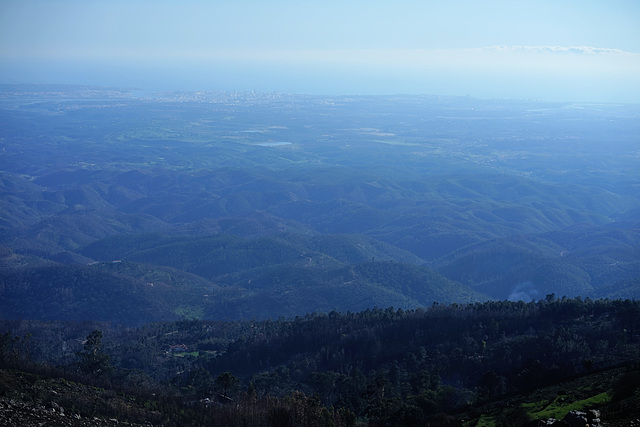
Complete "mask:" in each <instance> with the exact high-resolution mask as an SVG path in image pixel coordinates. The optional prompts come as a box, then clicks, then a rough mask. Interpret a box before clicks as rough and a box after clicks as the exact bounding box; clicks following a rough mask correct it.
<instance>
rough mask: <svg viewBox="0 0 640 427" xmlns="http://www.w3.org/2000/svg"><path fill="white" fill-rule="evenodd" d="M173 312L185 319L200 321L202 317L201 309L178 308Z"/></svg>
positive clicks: (191, 307)
mask: <svg viewBox="0 0 640 427" xmlns="http://www.w3.org/2000/svg"><path fill="white" fill-rule="evenodd" d="M174 312H175V313H176V314H177V315H179V316H182V317H183V318H185V319H202V318H203V317H204V309H203V308H202V307H196V306H190V307H184V306H183V307H178V308H176V309H175V310H174Z"/></svg>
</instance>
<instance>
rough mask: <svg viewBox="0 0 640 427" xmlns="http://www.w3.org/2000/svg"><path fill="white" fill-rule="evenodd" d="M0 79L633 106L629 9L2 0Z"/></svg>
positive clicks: (638, 63)
mask: <svg viewBox="0 0 640 427" xmlns="http://www.w3.org/2000/svg"><path fill="white" fill-rule="evenodd" d="M0 83H77V84H98V85H115V86H128V87H132V86H133V87H139V88H142V89H149V90H156V89H169V90H176V89H178V90H179V89H187V90H197V89H202V90H234V89H237V90H247V89H255V90H263V91H273V90H276V91H282V92H295V93H322V94H336V95H340V94H389V93H424V94H443V95H471V96H477V97H490V98H493V97H500V98H532V99H543V100H546V99H550V100H579V101H598V102H599V101H608V102H619V101H624V102H640V1H637V0H627V1H621V0H606V1H604V0H597V1H595V0H579V1H577V0H576V1H573V0H550V1H546V0H537V1H527V0H518V1H513V0H508V1H492V0H488V1H479V0H478V1H456V0H447V1H440V0H439V1H428V0H422V1H403V0H393V1H391V0H389V1H371V0H369V1H349V0H341V1H332V0H324V1H310V0H295V1H294V0H291V1H285V0H279V1H278V0H276V1H274V0H262V1H251V0H233V1H190V0H181V1H177V0H176V1H169V0H164V1H163V0H110V1H108V0H101V1H95V0H67V1H63V0H20V1H18V0H0Z"/></svg>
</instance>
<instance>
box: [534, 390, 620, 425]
mask: <svg viewBox="0 0 640 427" xmlns="http://www.w3.org/2000/svg"><path fill="white" fill-rule="evenodd" d="M610 401H611V395H610V394H609V392H606V391H605V392H603V393H599V394H596V395H595V396H591V397H589V398H587V399H583V400H576V401H572V400H571V396H568V395H559V396H558V397H556V398H555V399H554V401H553V402H551V403H550V404H548V405H547V406H545V407H544V408H543V409H542V410H539V411H535V409H537V408H539V407H540V403H541V402H536V403H529V404H523V405H522V406H523V407H524V408H525V409H528V410H529V411H530V412H529V415H530V416H531V418H534V419H548V418H556V419H559V420H561V419H563V418H564V417H565V416H566V415H567V414H568V413H569V412H571V411H585V410H587V409H591V408H594V407H599V406H602V405H606V404H607V403H609V402H610ZM547 403H548V401H547ZM531 409H533V411H531Z"/></svg>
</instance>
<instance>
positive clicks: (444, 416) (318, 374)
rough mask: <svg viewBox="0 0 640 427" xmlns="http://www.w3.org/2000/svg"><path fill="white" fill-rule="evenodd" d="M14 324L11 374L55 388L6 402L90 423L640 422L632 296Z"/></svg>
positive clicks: (639, 309)
mask: <svg viewBox="0 0 640 427" xmlns="http://www.w3.org/2000/svg"><path fill="white" fill-rule="evenodd" d="M2 327H3V328H4V329H5V330H7V331H9V332H7V333H5V334H4V335H2V336H1V344H2V346H1V347H0V348H1V350H2V352H1V353H0V356H1V357H2V359H3V363H4V366H7V367H13V368H14V369H16V368H19V369H23V370H29V371H32V372H36V373H39V374H40V375H45V376H44V377H30V376H25V375H23V374H22V376H20V377H17V374H16V373H15V372H14V371H6V370H3V371H0V372H2V376H0V385H2V387H3V388H2V389H1V390H2V394H1V395H0V396H8V397H11V398H13V399H15V400H14V403H13V405H17V403H16V402H23V401H24V397H20V395H19V393H20V391H21V389H20V388H22V392H23V393H25V392H27V393H28V395H31V396H35V397H34V399H35V400H36V402H42V403H43V404H46V405H48V407H54V408H55V406H53V403H51V402H55V403H56V404H57V405H59V406H62V407H64V411H65V412H66V413H68V414H77V415H79V416H80V417H81V418H82V419H84V418H85V417H93V416H98V417H101V419H102V418H104V419H110V418H111V419H115V420H119V421H120V422H124V421H126V422H134V423H142V422H144V421H145V419H148V420H153V422H154V423H162V424H163V425H167V426H170V425H185V424H189V425H230V426H232V425H244V424H247V423H248V424H251V425H265V426H267V425H268V426H274V425H277V426H281V425H318V426H319V425H336V426H342V425H344V426H348V425H361V426H364V425H371V426H374V425H403V426H406V425H464V426H481V425H501V426H502V425H505V426H506V425H529V424H527V423H529V422H532V421H534V420H547V419H549V418H552V417H553V418H556V419H562V418H564V417H567V416H569V415H568V414H569V413H570V411H575V410H579V411H589V410H594V411H597V413H598V414H600V415H599V418H601V420H602V421H603V422H606V423H607V425H612V426H618V425H619V426H622V425H631V424H629V423H630V422H631V421H633V420H635V419H637V418H638V417H640V412H638V408H640V405H639V404H638V403H639V402H640V381H639V378H640V371H638V369H639V368H640V366H638V358H637V356H638V354H639V353H638V352H639V351H640V338H639V332H640V304H639V303H638V302H637V301H630V300H626V301H608V300H595V301H593V300H589V299H587V300H583V299H567V298H562V299H558V298H555V297H554V296H553V295H547V296H546V297H545V298H544V299H543V300H541V301H538V302H531V303H524V302H486V303H475V304H452V305H433V306H432V307H430V308H428V309H416V310H409V311H405V310H396V309H393V308H386V309H372V310H366V311H361V312H357V313H353V312H342V313H340V312H330V313H328V314H311V315H307V316H304V317H296V318H292V319H278V320H265V321H242V322H240V321H235V322H220V321H217V322H214V321H196V320H183V321H178V322H171V323H154V324H148V325H145V326H143V327H140V328H136V329H132V328H124V327H117V326H114V325H111V324H106V323H102V324H100V323H96V322H85V323H75V322H35V321H4V322H3V324H2ZM48 377H54V378H55V377H57V378H65V380H60V379H59V380H56V381H53V380H48V379H47V378H48ZM69 380H71V381H74V382H73V383H71V382H68V381H69ZM84 383H87V384H92V385H94V386H100V387H102V388H100V389H96V391H93V392H90V393H95V394H96V399H94V400H93V401H92V400H91V399H87V397H86V394H87V392H86V391H83V392H81V391H74V390H76V389H77V388H78V387H80V386H79V385H78V384H84ZM65 384H67V385H65ZM7 387H8V388H7ZM16 387H20V388H18V389H16ZM50 390H53V391H56V392H55V393H53V391H50ZM23 396H24V394H23ZM41 396H47V397H46V399H49V400H47V401H42V400H39V399H43V397H41ZM123 400H124V401H125V402H128V403H126V404H123V403H122V401H123ZM97 402H99V403H97ZM24 405H25V406H27V407H28V405H29V404H28V403H26V402H25V403H24ZM31 405H33V403H31ZM150 410H151V412H150ZM54 412H55V411H54ZM147 417H148V418H147ZM530 425H538V424H533V423H532V424H530Z"/></svg>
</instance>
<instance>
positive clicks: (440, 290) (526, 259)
mask: <svg viewBox="0 0 640 427" xmlns="http://www.w3.org/2000/svg"><path fill="white" fill-rule="evenodd" d="M0 94H1V95H2V99H3V103H2V105H1V106H0V120H1V125H2V126H1V129H2V130H1V131H0V132H1V134H0V137H1V139H0V144H1V145H2V151H1V152H0V195H1V197H0V212H1V215H0V245H2V246H1V253H0V265H1V266H2V268H1V269H0V317H2V318H6V319H20V318H22V319H25V318H27V319H39V320H103V321H112V322H115V323H124V324H129V325H140V324H143V323H145V322H148V321H158V320H177V319H181V318H187V319H191V318H198V319H211V320H218V319H254V318H255V319H266V318H278V317H279V316H290V317H294V316H304V315H305V314H307V313H312V312H329V311H332V310H334V311H343V312H346V311H352V312H354V311H361V310H365V309H367V308H373V307H376V306H377V307H388V306H394V307H402V308H403V309H413V308H418V307H429V306H431V305H432V304H433V303H434V302H438V303H453V302H458V303H464V302H471V301H486V300H489V299H494V300H507V299H509V300H523V301H525V302H528V301H531V300H538V299H540V298H544V296H545V295H547V294H551V293H554V294H556V295H557V296H559V297H562V296H567V297H574V296H581V297H583V298H584V297H590V298H600V297H603V298H607V297H609V298H623V299H624V298H637V297H638V292H639V288H638V285H637V284H638V280H639V278H640V255H639V254H640V252H639V250H640V249H639V248H640V235H639V231H638V230H639V228H638V224H639V223H638V220H639V218H640V217H639V212H640V210H639V209H640V192H639V191H640V190H639V189H640V186H639V184H638V183H639V181H638V170H640V164H639V162H638V154H637V147H638V145H637V143H638V139H637V138H638V135H640V124H639V122H638V120H637V115H638V109H637V106H633V105H631V106H620V105H597V106H595V105H588V104H571V103H539V102H528V101H506V100H479V99H473V98H468V97H466V98H456V97H428V96H387V97H365V96H360V97H320V96H302V95H286V94H260V93H246V94H245V93H197V94H195V93H179V94H171V93H169V94H152V95H150V96H140V95H134V93H133V92H129V91H126V90H117V91H116V90H110V89H100V88H82V87H66V86H31V87H28V88H27V87H25V88H23V87H20V86H5V87H3V88H2V90H1V91H0Z"/></svg>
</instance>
